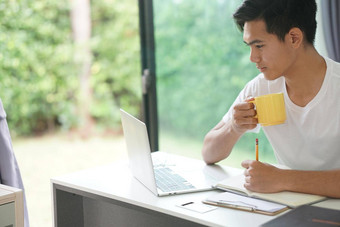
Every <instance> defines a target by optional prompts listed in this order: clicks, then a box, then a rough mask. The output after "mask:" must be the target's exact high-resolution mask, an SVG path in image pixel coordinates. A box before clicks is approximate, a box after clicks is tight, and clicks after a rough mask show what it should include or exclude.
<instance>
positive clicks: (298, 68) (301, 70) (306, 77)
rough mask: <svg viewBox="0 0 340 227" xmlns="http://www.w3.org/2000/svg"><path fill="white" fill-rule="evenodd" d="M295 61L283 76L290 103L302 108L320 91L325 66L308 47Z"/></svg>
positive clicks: (311, 48)
mask: <svg viewBox="0 0 340 227" xmlns="http://www.w3.org/2000/svg"><path fill="white" fill-rule="evenodd" d="M296 59H297V60H296V62H295V63H294V65H293V66H292V69H291V70H290V72H288V73H287V75H285V79H286V87H287V92H288V95H289V98H290V99H291V101H292V102H293V103H295V104H296V105H298V106H301V107H303V106H306V105H307V104H308V103H309V102H310V101H311V100H312V99H313V98H314V97H315V96H316V95H317V94H318V92H319V91H320V89H321V86H322V83H323V80H324V78H325V74H326V68H327V66H326V62H325V60H324V59H323V57H321V56H320V55H319V54H318V52H317V51H316V50H315V48H314V47H308V48H307V49H305V50H304V51H302V52H301V53H299V56H298V57H297V58H296Z"/></svg>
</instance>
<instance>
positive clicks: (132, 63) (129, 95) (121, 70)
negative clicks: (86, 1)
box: [92, 0, 142, 126]
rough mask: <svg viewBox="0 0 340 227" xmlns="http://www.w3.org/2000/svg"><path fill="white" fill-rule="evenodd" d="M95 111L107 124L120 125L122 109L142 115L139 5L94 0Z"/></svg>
mask: <svg viewBox="0 0 340 227" xmlns="http://www.w3.org/2000/svg"><path fill="white" fill-rule="evenodd" d="M92 27H93V31H92V33H93V38H92V51H93V55H94V61H93V66H92V85H93V89H94V100H95V101H94V105H93V106H92V114H93V116H94V117H95V118H96V119H97V121H98V122H100V123H103V124H104V125H111V126H112V125H113V126H115V125H118V124H119V125H120V115H119V111H118V110H119V108H120V107H123V108H124V109H126V110H127V111H129V112H130V113H132V114H134V115H138V114H140V112H139V111H140V106H141V96H142V91H141V82H140V75H141V72H140V50H139V45H140V43H139V31H138V4H137V2H136V1H134V0H126V1H118V0H101V1H92Z"/></svg>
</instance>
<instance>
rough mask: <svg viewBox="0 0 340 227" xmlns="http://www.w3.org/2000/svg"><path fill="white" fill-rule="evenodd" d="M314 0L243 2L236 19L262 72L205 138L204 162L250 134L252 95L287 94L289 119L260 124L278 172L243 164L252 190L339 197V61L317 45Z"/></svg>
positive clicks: (215, 158) (266, 166)
mask: <svg viewBox="0 0 340 227" xmlns="http://www.w3.org/2000/svg"><path fill="white" fill-rule="evenodd" d="M315 15H316V3H315V0H301V1H297V0H245V1H244V3H243V5H242V6H241V7H240V8H239V9H238V10H237V11H236V12H235V14H234V19H235V21H236V23H237V24H238V26H239V27H240V29H241V30H242V31H243V39H244V42H245V43H246V44H247V45H248V46H249V47H250V60H251V61H252V62H253V63H255V64H256V67H257V68H258V69H259V71H260V72H261V73H260V74H259V75H258V76H257V77H255V78H254V79H253V80H251V81H250V82H249V83H248V84H247V85H246V86H245V88H244V89H243V90H242V91H241V93H240V94H239V96H238V97H237V99H236V100H235V102H234V104H233V105H232V107H231V108H230V109H229V111H228V112H227V113H226V115H225V116H224V117H223V119H222V120H221V121H220V122H219V123H218V124H217V125H216V126H215V127H214V128H213V129H212V130H211V131H210V132H208V134H207V135H206V137H205V139H204V145H203V149H202V155H203V158H204V160H205V162H206V163H208V164H212V163H216V162H218V161H220V160H222V159H224V158H226V157H228V156H229V154H230V152H231V150H232V148H233V146H234V145H235V143H236V142H237V141H238V139H239V138H240V137H241V136H242V135H243V134H244V133H245V132H246V131H248V130H254V131H258V130H259V127H260V126H259V125H258V124H257V119H256V118H254V116H255V115H256V111H255V110H254V105H253V104H252V103H249V102H248V101H249V100H250V97H256V96H260V95H265V94H270V93H278V92H282V93H284V99H285V105H286V113H287V120H286V122H285V123H284V124H281V125H275V126H267V127H263V131H264V133H265V134H266V136H267V138H268V140H269V141H270V143H271V145H272V147H273V149H274V152H275V156H276V158H277V160H278V163H280V164H284V165H286V166H288V167H290V168H291V170H282V169H279V168H276V167H274V166H272V165H269V164H266V163H261V162H259V161H254V160H246V161H243V162H242V166H243V167H244V168H245V171H244V175H245V184H244V186H245V187H246V188H247V189H249V190H252V191H257V192H265V193H266V192H268V193H269V192H279V191H284V190H288V191H296V192H303V193H312V194H319V195H324V196H329V197H336V198H340V99H339V97H340V64H339V63H336V62H334V61H332V60H330V59H328V58H323V57H322V56H320V55H319V54H318V52H317V51H316V50H315V48H314V45H313V43H314V38H315V31H316V21H315Z"/></svg>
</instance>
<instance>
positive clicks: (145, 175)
mask: <svg viewBox="0 0 340 227" xmlns="http://www.w3.org/2000/svg"><path fill="white" fill-rule="evenodd" d="M120 113H121V120H122V125H123V131H124V137H125V141H126V146H127V151H128V157H129V167H130V169H131V171H132V174H133V176H134V177H135V178H136V179H137V180H139V181H140V182H141V183H142V184H143V185H144V186H145V187H147V188H148V189H149V190H151V191H152V192H153V193H154V194H155V195H157V196H164V195H171V194H180V193H188V192H196V191H205V190H212V189H213V188H212V185H214V184H215V183H216V182H217V181H219V180H221V179H224V178H225V177H226V176H227V174H226V173H225V172H224V171H223V170H222V168H221V167H219V166H216V165H213V166H209V165H206V164H205V163H204V162H203V161H200V160H196V159H190V158H186V157H182V156H178V155H173V154H169V153H165V152H160V151H157V152H153V153H151V149H150V144H149V137H148V134H147V128H146V125H145V124H144V123H143V122H142V121H140V120H138V119H137V118H135V117H133V116H132V115H130V114H129V113H127V112H125V111H124V110H122V109H121V110H120Z"/></svg>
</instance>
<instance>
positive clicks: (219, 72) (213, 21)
mask: <svg viewBox="0 0 340 227" xmlns="http://www.w3.org/2000/svg"><path fill="white" fill-rule="evenodd" d="M240 4H241V1H240V0H238V1H235V0H234V1H228V0H219V1H217V0H214V1H211V0H201V1H195V0H185V1H180V0H177V1H155V4H154V7H155V9H154V12H155V20H154V23H155V37H156V50H157V51H156V58H157V62H156V66H157V96H158V111H159V119H160V128H161V132H162V130H164V131H172V132H174V133H175V134H176V135H191V136H192V137H194V138H197V140H199V141H203V138H204V135H205V134H206V133H207V132H208V131H209V130H210V129H211V128H212V127H213V126H215V125H216V124H217V123H218V122H219V121H220V120H221V118H222V116H223V115H224V114H225V113H226V112H227V110H228V109H229V107H230V106H231V104H232V103H233V101H234V100H235V98H236V96H237V95H238V93H239V92H240V91H241V89H242V88H243V87H244V85H245V84H246V83H247V82H248V81H249V80H251V79H252V78H253V77H254V76H256V75H257V74H258V71H257V70H256V68H255V67H254V66H253V65H252V64H251V63H250V61H249V49H248V47H246V45H244V43H243V41H242V40H243V39H242V33H241V32H240V31H239V30H238V29H237V27H236V25H235V23H234V21H233V19H232V13H233V12H234V10H235V9H236V7H238V6H239V5H240ZM254 136H260V139H261V140H265V136H264V135H263V134H260V135H251V134H248V135H246V136H245V138H243V140H242V142H241V143H240V144H241V145H242V146H243V148H247V149H251V150H252V148H253V141H254V140H255V139H254V138H255V137H254ZM253 139H254V140H253ZM249 140H251V141H252V142H251V143H249V142H248V141H249ZM248 144H250V145H248ZM264 144H265V143H264Z"/></svg>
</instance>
